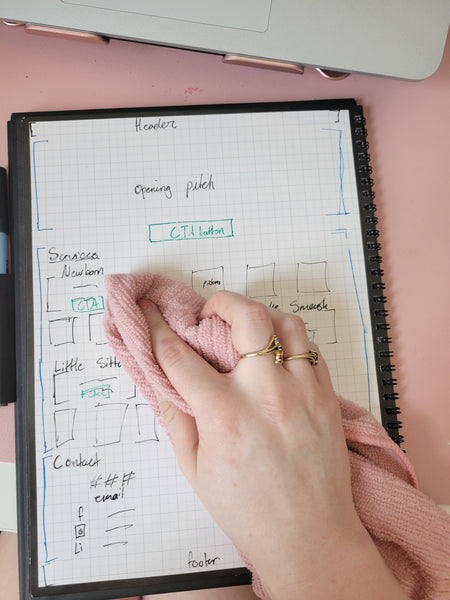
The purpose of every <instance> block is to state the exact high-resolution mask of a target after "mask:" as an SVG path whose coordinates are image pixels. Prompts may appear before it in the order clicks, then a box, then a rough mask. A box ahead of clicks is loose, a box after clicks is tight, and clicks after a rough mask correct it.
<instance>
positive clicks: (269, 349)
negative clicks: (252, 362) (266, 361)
mask: <svg viewBox="0 0 450 600" xmlns="http://www.w3.org/2000/svg"><path fill="white" fill-rule="evenodd" d="M265 354H275V364H276V365H281V364H282V362H283V346H282V345H281V343H280V340H279V339H278V337H277V336H276V335H273V336H272V337H271V338H270V340H269V343H268V344H267V346H266V347H265V348H263V349H262V350H259V351H258V352H247V353H246V354H241V358H251V357H252V356H264V355H265Z"/></svg>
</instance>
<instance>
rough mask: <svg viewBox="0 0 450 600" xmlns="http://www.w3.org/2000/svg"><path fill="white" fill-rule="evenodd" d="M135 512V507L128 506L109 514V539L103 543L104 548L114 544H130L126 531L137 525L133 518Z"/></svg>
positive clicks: (107, 531)
mask: <svg viewBox="0 0 450 600" xmlns="http://www.w3.org/2000/svg"><path fill="white" fill-rule="evenodd" d="M134 513H135V509H134V508H127V509H124V510H118V511H116V512H113V513H111V514H109V515H107V517H106V520H107V526H106V529H105V533H106V534H107V541H106V542H105V543H104V544H103V547H104V548H110V547H112V546H126V545H127V544H128V540H127V539H126V532H127V530H128V529H131V528H132V527H134V525H135V523H134V521H133V520H132V519H133V517H134Z"/></svg>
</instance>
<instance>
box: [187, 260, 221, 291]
mask: <svg viewBox="0 0 450 600" xmlns="http://www.w3.org/2000/svg"><path fill="white" fill-rule="evenodd" d="M191 286H192V289H194V290H195V291H196V292H197V293H198V294H200V295H201V296H204V297H208V296H210V295H211V294H213V293H214V292H217V291H219V290H224V289H225V282H224V268H223V267H212V268H211V269H199V270H197V271H192V274H191Z"/></svg>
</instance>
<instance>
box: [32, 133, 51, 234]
mask: <svg viewBox="0 0 450 600" xmlns="http://www.w3.org/2000/svg"><path fill="white" fill-rule="evenodd" d="M46 142H48V140H39V141H37V142H33V173H34V194H35V196H36V228H37V230H38V231H51V230H52V228H51V227H47V228H41V226H40V223H39V200H38V186H37V170H36V144H44V143H46Z"/></svg>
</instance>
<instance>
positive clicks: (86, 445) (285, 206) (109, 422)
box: [30, 110, 379, 586]
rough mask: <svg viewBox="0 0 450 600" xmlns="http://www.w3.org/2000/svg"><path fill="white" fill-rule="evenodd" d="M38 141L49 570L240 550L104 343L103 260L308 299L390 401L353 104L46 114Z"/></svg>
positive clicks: (362, 377)
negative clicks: (365, 247)
mask: <svg viewBox="0 0 450 600" xmlns="http://www.w3.org/2000/svg"><path fill="white" fill-rule="evenodd" d="M30 152H31V157H30V159H31V169H32V172H31V177H32V240H33V290H34V292H33V293H34V349H35V364H36V368H35V395H36V401H35V447H36V471H37V476H36V477H37V480H36V482H37V490H36V494H37V496H36V502H37V513H36V519H37V537H38V577H39V585H40V586H45V585H65V584H77V583H83V582H92V581H105V580H114V579H128V578H140V577H152V576H159V575H170V574H176V573H184V572H186V573H191V572H195V571H202V570H211V569H228V568H234V567H239V566H242V563H241V560H240V558H239V555H238V554H237V552H236V551H235V550H234V549H233V547H232V545H231V544H230V542H229V540H227V538H226V537H225V536H224V535H223V533H222V532H221V531H220V530H219V529H218V528H217V526H216V525H215V524H214V522H213V520H212V519H211V517H210V516H209V515H208V514H207V513H206V511H205V510H204V508H203V507H202V505H201V504H200V502H199V500H198V499H197V498H196V496H195V495H194V494H193V492H192V491H191V489H190V487H189V485H188V484H187V483H186V481H185V480H184V478H183V476H182V475H181V474H180V473H179V471H178V469H177V465H176V460H175V458H174V455H173V452H172V449H171V447H170V443H169V442H168V440H167V439H166V437H165V436H164V433H163V431H161V429H160V428H159V426H158V424H157V423H156V422H155V419H154V417H153V414H152V413H151V411H150V408H149V407H148V405H147V404H146V403H145V401H144V400H143V398H142V397H141V396H140V394H139V391H138V390H136V388H135V386H134V385H133V383H132V382H131V381H130V379H129V378H128V376H127V375H126V374H125V373H124V372H123V369H122V367H121V365H120V363H119V361H118V360H117V358H116V357H115V356H114V354H113V353H112V352H111V350H110V348H109V347H108V345H107V344H106V341H105V336H104V333H103V328H102V319H103V313H104V308H105V293H104V287H103V281H104V276H105V275H106V274H107V273H116V272H125V273H128V272H139V271H147V270H148V271H153V272H163V273H165V274H167V275H170V276H172V277H174V278H176V279H180V280H182V281H184V282H185V283H186V284H187V285H189V286H192V287H193V288H194V289H195V290H197V291H198V292H199V293H200V294H202V295H204V296H205V297H209V296H210V295H211V294H212V293H213V292H215V291H217V290H222V289H225V290H234V291H236V292H240V293H243V294H246V295H247V296H249V297H251V298H255V299H257V300H259V301H261V302H264V303H265V304H266V305H267V306H271V307H275V308H277V309H279V310H282V311H284V312H292V313H295V314H297V315H299V316H301V317H302V318H303V319H304V321H305V322H306V324H307V329H308V332H309V337H310V339H311V340H312V341H314V342H316V343H317V344H319V345H320V348H321V351H322V353H323V355H324V356H325V358H326V360H327V362H328V365H329V367H330V370H331V374H332V378H333V382H334V385H335V389H336V391H337V392H338V393H340V394H342V395H343V396H345V397H346V398H348V399H350V400H354V401H356V402H357V403H359V404H360V405H362V406H364V407H365V408H369V409H370V410H371V411H372V412H374V414H375V415H376V416H377V417H378V418H379V405H378V390H377V383H376V374H375V366H374V358H373V345H372V338H371V332H370V317H369V306H368V299H367V289H366V278H365V265H364V255H363V251H362V240H361V231H360V215H359V208H358V198H357V188H356V178H355V172H354V164H353V149H352V142H351V131H350V125H349V114H348V111H346V110H341V111H328V110H327V111H325V110H321V111H311V112H309V111H308V112H297V111H282V112H259V113H225V114H204V115H198V114H196V115H178V116H173V115H172V116H168V117H165V116H157V117H154V116H153V117H146V116H142V117H137V118H115V119H87V120H67V121H64V120H63V121H53V122H52V121H49V122H35V123H33V124H32V127H31V128H30Z"/></svg>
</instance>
